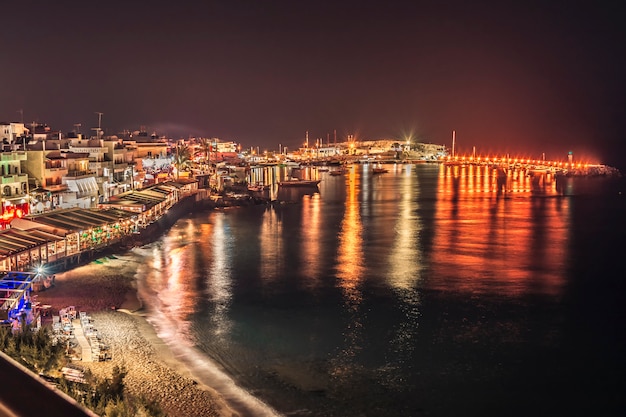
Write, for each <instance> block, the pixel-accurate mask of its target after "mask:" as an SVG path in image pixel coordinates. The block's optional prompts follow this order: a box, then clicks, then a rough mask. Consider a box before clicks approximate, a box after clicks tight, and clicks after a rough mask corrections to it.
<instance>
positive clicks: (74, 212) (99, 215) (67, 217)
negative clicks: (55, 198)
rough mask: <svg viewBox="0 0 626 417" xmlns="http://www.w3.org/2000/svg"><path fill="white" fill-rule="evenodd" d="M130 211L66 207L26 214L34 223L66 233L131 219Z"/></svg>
mask: <svg viewBox="0 0 626 417" xmlns="http://www.w3.org/2000/svg"><path fill="white" fill-rule="evenodd" d="M132 217H133V214H132V213H129V212H128V211H125V210H118V209H114V208H112V209H108V210H101V209H80V208H75V209H67V210H58V211H53V212H49V213H44V214H39V215H35V216H27V218H28V219H29V220H32V221H33V222H36V223H41V224H43V225H46V226H49V227H53V228H55V229H57V230H58V229H63V230H65V231H66V233H73V232H81V231H84V230H89V229H92V228H95V227H103V226H107V225H112V224H116V223H119V222H121V221H124V220H131V219H132Z"/></svg>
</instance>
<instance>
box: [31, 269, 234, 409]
mask: <svg viewBox="0 0 626 417" xmlns="http://www.w3.org/2000/svg"><path fill="white" fill-rule="evenodd" d="M103 263H106V259H105V262H103ZM118 264H119V263H116V267H115V268H107V266H106V265H104V264H94V263H92V264H89V265H85V266H81V267H79V268H76V269H73V270H70V271H66V272H63V273H59V274H57V275H56V280H55V281H56V282H55V285H54V286H53V287H51V288H48V289H46V290H44V291H41V292H37V293H36V294H35V295H36V297H37V301H39V302H40V303H41V304H42V305H43V304H47V305H50V306H52V307H51V310H52V312H53V314H56V313H57V312H58V310H59V309H61V308H64V307H67V306H75V307H76V310H77V311H84V312H86V313H87V314H88V315H90V316H91V317H92V319H93V321H94V322H93V325H94V327H95V328H96V329H97V330H98V334H99V335H100V337H101V338H102V341H103V342H104V343H106V344H108V345H109V346H110V352H111V356H112V359H111V360H108V361H105V362H94V363H88V362H75V363H76V364H77V365H81V366H84V367H85V368H89V369H91V371H92V372H93V373H94V375H96V376H98V377H102V378H104V377H110V376H111V371H112V369H113V367H114V366H116V365H117V366H120V367H122V366H123V367H124V368H125V369H126V371H127V375H126V378H125V379H124V383H125V385H126V388H127V389H128V391H129V392H130V393H132V394H135V395H137V396H140V397H144V398H146V399H148V400H153V401H155V402H156V403H158V404H159V406H160V407H161V409H162V410H163V411H164V412H166V413H167V415H169V416H214V417H234V416H237V413H235V412H233V411H232V410H230V409H229V408H228V407H227V405H226V404H225V402H224V401H223V400H222V399H221V398H220V397H219V395H218V394H217V393H216V392H215V391H214V390H213V389H211V388H210V387H207V386H204V385H202V384H199V383H197V382H196V381H194V380H193V378H192V377H191V374H190V373H189V372H188V371H187V370H186V369H187V368H185V366H184V365H182V364H181V363H180V362H179V361H177V359H176V358H175V357H174V355H173V354H172V352H171V351H170V350H169V348H168V347H167V346H166V345H165V344H164V343H163V342H162V341H161V340H160V339H159V338H158V336H157V335H156V332H155V331H154V329H153V328H152V326H151V325H150V324H149V323H148V322H147V321H146V320H145V319H144V317H143V316H142V313H141V303H140V301H139V300H138V298H137V293H136V289H135V281H134V279H129V278H127V277H128V276H129V275H130V276H132V275H131V274H123V273H120V269H119V265H118ZM122 267H123V268H136V265H132V264H130V263H125V264H123V266H122ZM44 323H45V321H44Z"/></svg>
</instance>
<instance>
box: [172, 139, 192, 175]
mask: <svg viewBox="0 0 626 417" xmlns="http://www.w3.org/2000/svg"><path fill="white" fill-rule="evenodd" d="M189 162H191V150H190V149H189V146H187V144H186V143H184V142H183V143H178V144H177V145H176V154H175V155H174V165H176V179H179V177H180V171H182V170H183V169H186V168H187V167H188V166H189Z"/></svg>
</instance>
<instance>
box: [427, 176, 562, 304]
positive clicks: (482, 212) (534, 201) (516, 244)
mask: <svg viewBox="0 0 626 417" xmlns="http://www.w3.org/2000/svg"><path fill="white" fill-rule="evenodd" d="M492 175H493V174H492V171H491V170H489V169H487V168H477V167H473V166H469V167H459V166H454V167H445V166H441V168H440V171H439V193H438V194H439V196H438V199H437V205H436V212H435V216H434V219H433V221H434V222H433V224H434V228H435V230H436V233H435V237H434V242H433V250H432V257H431V261H432V270H433V274H432V276H431V277H430V283H429V287H431V288H433V289H437V290H442V291H455V292H459V291H462V292H468V293H485V292H487V293H493V292H496V293H498V294H502V295H508V296H521V295H524V294H527V293H529V292H540V293H546V294H551V295H557V294H558V293H559V292H560V291H561V288H562V286H563V283H564V281H563V278H564V271H565V270H566V269H567V263H566V262H567V258H566V247H567V243H568V239H569V231H568V224H569V223H568V222H569V215H568V211H569V207H568V205H569V204H570V201H569V200H567V199H563V198H559V196H558V195H557V193H556V187H555V182H554V181H552V182H551V183H549V184H550V185H549V186H546V187H544V188H543V192H542V195H541V196H537V197H533V190H534V189H533V188H532V187H531V186H530V185H529V184H531V180H530V177H528V176H521V175H519V174H516V175H515V176H514V178H515V181H513V182H512V183H510V184H509V185H507V188H508V191H504V192H502V190H497V189H493V188H492V186H491V185H488V186H487V187H486V188H485V184H490V181H489V179H490V178H492ZM509 182H510V180H509Z"/></svg>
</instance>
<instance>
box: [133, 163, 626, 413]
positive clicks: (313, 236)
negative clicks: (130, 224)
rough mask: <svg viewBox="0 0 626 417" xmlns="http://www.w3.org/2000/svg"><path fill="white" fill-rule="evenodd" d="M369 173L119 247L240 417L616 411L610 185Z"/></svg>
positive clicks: (621, 253) (201, 372)
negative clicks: (134, 245) (130, 247)
mask: <svg viewBox="0 0 626 417" xmlns="http://www.w3.org/2000/svg"><path fill="white" fill-rule="evenodd" d="M387 167H388V168H389V169H390V171H389V172H388V173H385V174H381V175H375V174H372V172H371V167H370V166H368V165H363V166H359V165H357V166H353V167H352V168H351V169H350V170H349V171H348V172H347V173H346V174H345V175H341V176H330V175H329V174H328V173H327V172H318V171H316V170H310V171H305V172H303V174H304V175H305V176H306V177H313V178H321V179H322V182H321V183H320V186H319V190H315V191H316V192H313V190H300V189H293V190H288V191H287V192H285V191H284V190H281V191H280V192H281V193H284V194H283V195H279V198H280V199H281V200H290V201H292V202H287V203H284V204H276V205H273V206H255V207H246V208H237V209H229V210H225V211H208V212H203V213H198V214H194V215H193V216H192V217H190V218H186V219H182V220H180V221H179V222H178V223H177V224H176V225H175V226H174V227H173V228H172V229H171V230H170V231H169V232H168V233H167V234H166V235H165V236H163V237H162V238H161V239H160V240H158V241H156V242H154V243H152V244H150V245H147V246H144V247H141V248H137V249H135V250H133V251H132V253H131V254H130V256H132V257H135V258H136V259H137V260H139V261H140V262H141V263H142V267H141V269H140V270H139V271H138V276H139V283H140V287H139V289H140V294H141V296H142V297H143V299H144V303H145V304H146V306H147V308H148V312H149V319H150V321H151V322H152V324H153V325H154V326H155V327H156V328H157V331H158V333H159V335H160V336H161V337H163V338H164V339H165V340H166V341H167V342H168V343H169V344H170V346H171V347H172V349H173V350H174V352H175V353H176V354H177V355H178V356H179V357H180V358H181V359H182V360H183V361H184V362H185V363H186V364H187V365H188V366H189V367H190V368H191V369H192V370H193V372H194V373H195V376H196V378H198V379H199V380H201V381H203V382H206V383H207V384H209V385H211V386H214V387H216V389H217V390H218V391H220V392H221V393H222V395H224V396H225V398H226V399H227V400H228V401H229V403H230V404H231V405H232V406H233V408H235V409H236V410H237V411H239V412H240V413H241V414H242V415H248V416H262V415H267V416H271V415H288V416H345V417H352V416H355V417H356V416H420V415H424V416H529V415H533V416H554V415H569V416H572V415H580V416H591V415H594V416H618V415H625V414H626V403H625V402H624V400H623V397H624V396H623V393H624V392H626V373H625V371H626V359H625V358H626V349H625V348H626V343H625V336H626V332H625V327H626V326H625V325H624V320H626V315H625V314H624V311H625V310H624V301H625V299H626V297H625V294H624V290H625V288H626V286H625V285H624V279H626V268H625V266H624V265H625V263H624V262H626V251H625V250H624V248H625V247H626V245H625V242H626V241H625V239H626V221H625V217H624V216H625V215H626V204H625V197H626V190H625V189H624V187H623V182H620V181H608V180H606V179H590V178H577V179H571V178H566V179H563V181H560V180H559V181H558V182H555V181H554V180H552V179H551V178H546V177H542V176H535V177H529V176H524V175H520V176H515V177H513V176H509V177H508V179H503V178H502V177H500V178H499V177H498V175H497V173H495V172H494V171H491V170H487V169H479V168H476V167H446V166H443V165H436V164H435V165H430V164H428V165H388V166H387ZM277 169H278V168H274V169H271V168H265V169H264V171H261V172H255V173H253V175H255V176H257V179H258V178H260V179H261V180H264V179H265V180H266V182H267V181H272V179H273V178H277V177H281V173H277V172H275V170H277ZM268 178H269V180H268ZM620 191H621V193H620ZM272 192H273V193H276V192H277V190H276V189H274V190H272Z"/></svg>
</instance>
